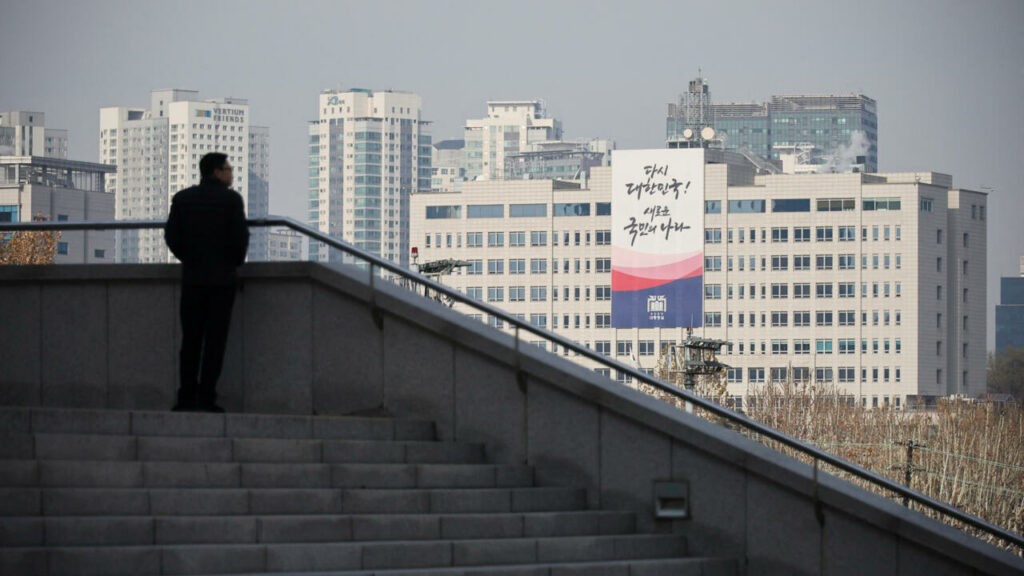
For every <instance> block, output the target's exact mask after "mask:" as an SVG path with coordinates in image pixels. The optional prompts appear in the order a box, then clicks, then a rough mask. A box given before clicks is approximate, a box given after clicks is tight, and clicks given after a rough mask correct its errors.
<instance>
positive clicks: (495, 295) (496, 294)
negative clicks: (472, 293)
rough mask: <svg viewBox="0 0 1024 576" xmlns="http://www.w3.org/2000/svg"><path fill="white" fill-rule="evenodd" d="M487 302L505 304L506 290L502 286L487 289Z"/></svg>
mask: <svg viewBox="0 0 1024 576" xmlns="http://www.w3.org/2000/svg"><path fill="white" fill-rule="evenodd" d="M487 301H488V302H504V301H505V289H504V288H503V287H501V286H488V287H487Z"/></svg>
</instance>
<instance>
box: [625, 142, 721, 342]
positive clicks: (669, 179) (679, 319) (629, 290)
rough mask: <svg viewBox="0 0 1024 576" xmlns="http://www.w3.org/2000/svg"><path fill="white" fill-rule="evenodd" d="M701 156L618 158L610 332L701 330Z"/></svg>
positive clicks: (659, 152)
mask: <svg viewBox="0 0 1024 576" xmlns="http://www.w3.org/2000/svg"><path fill="white" fill-rule="evenodd" d="M703 291H704V150H702V149H678V150H669V149H655V150H616V151H615V160H614V161H613V162H612V326H613V327H615V328H679V327H684V326H693V327H698V326H702V325H703V322H704V317H703V313H704V310H703V304H704V300H703V297H704V294H703Z"/></svg>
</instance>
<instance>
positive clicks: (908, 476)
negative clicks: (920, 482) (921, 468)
mask: <svg viewBox="0 0 1024 576" xmlns="http://www.w3.org/2000/svg"><path fill="white" fill-rule="evenodd" d="M897 444H906V446H907V461H906V464H904V465H903V466H893V467H892V468H891V470H903V484H904V485H905V486H906V487H907V488H911V486H910V482H911V480H912V479H913V473H914V448H923V447H924V444H918V443H917V442H916V441H914V440H913V439H910V440H907V441H906V442H899V443H897ZM903 505H904V506H906V507H908V508H909V507H910V499H909V498H907V497H906V496H904V497H903Z"/></svg>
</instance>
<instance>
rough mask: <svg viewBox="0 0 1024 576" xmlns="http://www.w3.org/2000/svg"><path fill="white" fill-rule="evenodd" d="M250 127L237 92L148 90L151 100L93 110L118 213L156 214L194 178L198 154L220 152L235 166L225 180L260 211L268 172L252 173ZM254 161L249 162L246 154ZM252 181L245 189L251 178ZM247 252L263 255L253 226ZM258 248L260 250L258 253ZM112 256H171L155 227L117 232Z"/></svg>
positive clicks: (263, 137) (254, 137) (261, 137)
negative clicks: (203, 94) (208, 95)
mask: <svg viewBox="0 0 1024 576" xmlns="http://www.w3.org/2000/svg"><path fill="white" fill-rule="evenodd" d="M254 128H255V127H251V126H250V117H249V104H248V101H246V100H244V99H240V98H220V99H212V100H201V99H200V98H199V93H198V92H195V91H192V90H176V89H172V90H155V91H153V92H152V94H151V97H150V107H149V108H148V109H145V108H129V107H124V106H121V107H108V108H101V109H100V161H101V162H103V163H106V164H115V165H117V167H118V171H117V175H116V177H110V178H108V179H107V191H108V192H112V193H113V194H114V195H115V198H116V215H117V218H118V219H154V220H158V219H163V218H166V217H167V212H168V210H169V208H170V199H171V197H172V196H173V195H174V194H175V193H176V192H178V191H179V190H181V189H183V188H187V187H189V186H193V185H195V184H197V183H199V180H200V175H199V160H200V159H201V158H202V157H203V155H205V154H207V153H209V152H222V153H224V154H227V155H228V160H229V161H230V162H231V164H232V165H233V166H234V167H235V180H234V184H233V185H232V187H233V188H234V189H235V190H236V191H238V192H239V193H240V194H241V195H242V199H243V200H244V201H245V203H246V209H247V214H248V215H249V216H250V217H258V216H265V215H266V207H267V204H268V197H269V187H268V186H267V183H266V182H267V172H266V170H265V169H263V168H259V169H260V170H261V171H260V172H258V173H255V174H254V173H253V172H252V171H251V170H250V166H251V164H256V165H257V167H260V166H262V167H264V168H265V167H266V166H267V158H266V154H267V152H266V150H267V148H266V146H265V145H264V144H265V143H266V141H267V139H268V138H269V135H268V130H267V129H266V128H262V129H256V131H255V133H254V132H253V129H254ZM251 153H252V154H255V155H257V162H255V163H254V162H251V161H250V154H251ZM254 179H258V185H257V186H256V187H255V188H250V181H251V180H254ZM256 232H257V233H256V234H255V235H254V240H255V241H254V242H253V244H252V245H251V246H250V252H249V257H250V258H251V259H259V260H263V259H266V241H265V239H264V240H262V241H261V240H260V238H265V236H263V235H262V234H263V233H262V232H261V231H256ZM260 250H262V252H260ZM116 257H117V261H118V262H167V261H169V260H170V258H171V255H170V253H169V251H168V250H167V246H166V245H165V244H164V240H163V233H162V231H160V230H139V231H122V232H118V234H117V247H116Z"/></svg>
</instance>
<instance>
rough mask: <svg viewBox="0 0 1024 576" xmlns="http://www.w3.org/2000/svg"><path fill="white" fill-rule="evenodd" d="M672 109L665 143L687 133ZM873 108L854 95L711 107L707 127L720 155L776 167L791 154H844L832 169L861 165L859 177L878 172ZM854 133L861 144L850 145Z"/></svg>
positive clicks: (865, 99) (818, 158) (820, 156)
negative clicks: (746, 156)
mask: <svg viewBox="0 0 1024 576" xmlns="http://www.w3.org/2000/svg"><path fill="white" fill-rule="evenodd" d="M678 107H679V105H676V104H669V107H668V115H667V118H666V120H665V137H666V141H667V142H669V143H672V142H675V141H679V140H681V139H683V130H684V129H686V128H687V124H686V121H685V120H684V118H685V117H686V114H683V113H681V112H680V111H679V110H678ZM876 108H877V104H876V102H875V101H874V100H873V99H871V98H868V97H867V96H864V95H860V94H850V95H840V96H836V95H826V96H821V95H793V96H772V97H771V100H769V101H768V102H740V103H725V104H711V105H710V109H711V113H710V118H711V122H710V126H711V127H712V128H714V129H715V137H714V140H717V141H720V142H721V144H722V147H723V148H724V149H726V150H733V151H741V150H746V151H747V152H749V153H751V154H754V155H757V156H760V157H761V158H768V159H772V160H776V161H779V160H780V154H783V153H786V152H793V151H795V150H797V149H802V150H807V151H809V152H810V153H811V158H812V159H814V160H816V161H822V160H823V159H825V158H827V157H829V156H834V155H839V154H840V153H841V152H845V153H846V154H847V155H848V156H850V157H849V158H848V159H847V161H845V162H835V164H836V165H840V164H842V165H863V171H865V172H878V115H877V109H876ZM690 127H691V128H692V126H690ZM857 132H861V133H863V138H862V139H859V140H858V141H854V140H855V134H856V133H857ZM691 138H692V136H691ZM670 147H671V145H670ZM859 156H863V158H858V157H859Z"/></svg>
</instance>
